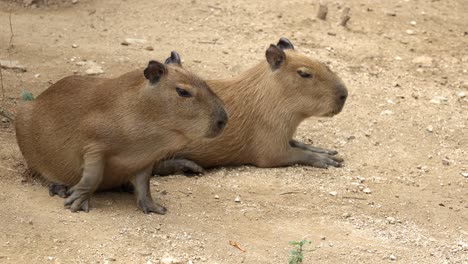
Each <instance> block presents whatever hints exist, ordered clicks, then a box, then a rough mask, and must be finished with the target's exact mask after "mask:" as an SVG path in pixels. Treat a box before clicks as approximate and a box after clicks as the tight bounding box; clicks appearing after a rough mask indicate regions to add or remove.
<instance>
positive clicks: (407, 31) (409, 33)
mask: <svg viewBox="0 0 468 264" xmlns="http://www.w3.org/2000/svg"><path fill="white" fill-rule="evenodd" d="M406 34H408V35H414V34H416V33H415V32H414V30H412V29H407V30H406Z"/></svg>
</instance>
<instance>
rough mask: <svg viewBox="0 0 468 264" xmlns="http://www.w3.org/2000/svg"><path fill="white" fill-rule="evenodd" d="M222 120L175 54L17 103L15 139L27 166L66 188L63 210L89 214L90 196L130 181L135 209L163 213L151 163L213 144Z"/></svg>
mask: <svg viewBox="0 0 468 264" xmlns="http://www.w3.org/2000/svg"><path fill="white" fill-rule="evenodd" d="M226 122H227V115H226V111H225V109H224V105H223V103H222V101H221V100H220V99H219V98H218V97H217V96H216V95H215V94H214V93H213V92H212V90H210V88H209V86H208V85H207V84H206V82H204V81H203V80H202V79H200V78H199V77H197V76H196V75H194V74H193V73H191V72H189V71H188V70H186V69H184V68H183V67H182V65H181V62H180V57H179V55H178V54H177V52H172V53H171V57H169V58H168V59H167V60H166V63H165V64H163V63H160V62H158V61H150V62H149V64H148V66H147V67H146V69H144V70H143V69H140V70H134V71H131V72H128V73H126V74H124V75H121V76H119V77H117V78H113V79H108V78H96V77H84V76H70V77H66V78H64V79H61V80H60V81H58V82H56V83H55V84H53V85H52V86H51V87H49V88H48V89H47V90H45V91H44V92H43V93H41V94H40V95H39V96H38V97H37V99H35V100H33V101H30V102H23V103H22V104H21V105H20V106H19V108H18V112H17V116H16V121H15V123H16V137H17V140H18V144H19V147H20V150H21V152H22V154H23V156H24V158H25V159H26V162H27V165H28V167H29V168H30V169H31V170H32V171H34V172H36V173H39V174H40V175H41V176H42V177H44V178H46V179H47V180H49V181H51V182H54V183H57V184H58V185H57V186H60V185H64V186H68V187H70V188H69V189H68V190H67V192H66V196H68V197H67V198H66V199H65V206H67V207H69V208H70V210H71V211H73V212H75V211H79V210H83V211H88V210H89V199H90V197H91V195H92V194H93V192H94V191H96V190H105V189H110V188H114V187H119V186H121V185H123V184H125V183H127V182H130V183H131V184H132V185H133V187H134V190H135V195H136V200H137V206H138V207H139V208H140V209H142V210H143V211H144V212H145V213H150V212H155V213H159V214H164V213H165V212H166V209H165V208H164V207H163V206H161V205H159V204H157V203H154V202H153V199H152V197H151V192H150V186H149V180H150V177H151V171H152V168H153V164H154V162H155V161H158V160H160V159H162V158H164V157H166V156H167V155H171V154H172V153H174V152H175V151H177V150H178V149H180V148H182V147H183V146H184V145H186V144H187V143H189V142H191V141H193V140H198V139H201V138H213V137H215V136H217V135H219V134H220V133H221V131H222V130H223V128H224V126H225V124H226Z"/></svg>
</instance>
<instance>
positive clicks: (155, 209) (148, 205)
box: [137, 199, 167, 215]
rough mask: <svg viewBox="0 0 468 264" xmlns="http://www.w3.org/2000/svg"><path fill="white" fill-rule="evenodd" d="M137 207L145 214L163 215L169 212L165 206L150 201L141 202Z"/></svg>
mask: <svg viewBox="0 0 468 264" xmlns="http://www.w3.org/2000/svg"><path fill="white" fill-rule="evenodd" d="M137 205H138V208H140V209H141V210H142V211H143V212H144V213H145V214H150V213H157V214H162V215H163V214H166V212H167V209H166V208H165V207H164V206H162V205H159V204H157V203H154V202H153V201H151V200H150V199H146V200H139V201H138V202H137Z"/></svg>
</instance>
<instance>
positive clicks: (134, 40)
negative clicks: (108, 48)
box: [122, 38, 146, 46]
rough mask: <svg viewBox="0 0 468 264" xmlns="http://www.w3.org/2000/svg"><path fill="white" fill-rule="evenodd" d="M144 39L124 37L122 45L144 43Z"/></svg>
mask: <svg viewBox="0 0 468 264" xmlns="http://www.w3.org/2000/svg"><path fill="white" fill-rule="evenodd" d="M145 43H146V39H137V38H126V39H125V40H124V41H122V45H125V46H128V45H130V44H145Z"/></svg>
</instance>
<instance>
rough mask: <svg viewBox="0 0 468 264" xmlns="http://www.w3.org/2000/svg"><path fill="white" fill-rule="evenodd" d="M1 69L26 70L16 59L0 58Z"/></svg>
mask: <svg viewBox="0 0 468 264" xmlns="http://www.w3.org/2000/svg"><path fill="white" fill-rule="evenodd" d="M0 65H1V67H2V69H10V70H15V71H19V72H26V67H25V66H24V65H21V64H20V63H19V62H18V61H13V60H0Z"/></svg>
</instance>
